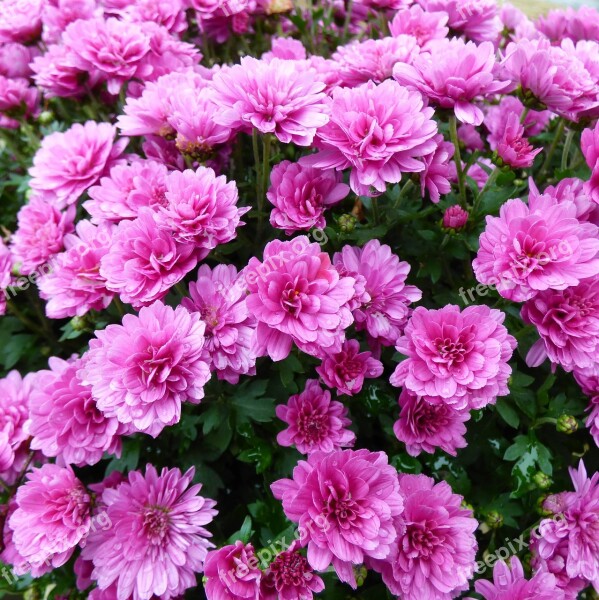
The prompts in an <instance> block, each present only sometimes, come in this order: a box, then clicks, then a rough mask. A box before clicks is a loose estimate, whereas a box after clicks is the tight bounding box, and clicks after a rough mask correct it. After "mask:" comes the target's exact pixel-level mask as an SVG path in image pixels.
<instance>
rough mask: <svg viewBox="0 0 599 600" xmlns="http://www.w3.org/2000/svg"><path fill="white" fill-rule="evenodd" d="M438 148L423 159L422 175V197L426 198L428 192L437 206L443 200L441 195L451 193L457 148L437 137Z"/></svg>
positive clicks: (441, 137) (439, 136)
mask: <svg viewBox="0 0 599 600" xmlns="http://www.w3.org/2000/svg"><path fill="white" fill-rule="evenodd" d="M435 141H436V142H437V147H436V148H435V150H434V151H433V152H431V153H430V154H427V155H426V156H423V157H422V160H423V162H424V171H422V172H421V173H420V195H421V196H422V197H423V198H424V197H425V196H426V192H427V191H428V194H429V196H430V199H431V202H434V203H435V204H436V203H437V202H439V200H440V199H441V195H445V194H449V192H450V191H451V183H450V179H451V178H452V173H453V170H454V169H455V165H454V163H453V162H452V161H451V159H452V157H453V154H454V152H455V147H454V145H453V144H452V143H451V142H445V141H443V136H442V135H441V134H438V135H437V136H435Z"/></svg>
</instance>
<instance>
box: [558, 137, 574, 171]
mask: <svg viewBox="0 0 599 600" xmlns="http://www.w3.org/2000/svg"><path fill="white" fill-rule="evenodd" d="M574 135H575V132H574V130H573V129H568V133H567V134H566V143H565V144H564V150H563V152H562V165H561V169H562V171H565V170H566V169H567V168H568V159H569V158H570V148H571V147H572V141H573V140H574Z"/></svg>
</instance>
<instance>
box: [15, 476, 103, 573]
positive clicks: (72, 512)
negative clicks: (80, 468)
mask: <svg viewBox="0 0 599 600" xmlns="http://www.w3.org/2000/svg"><path fill="white" fill-rule="evenodd" d="M27 480H28V481H27V482H26V483H25V484H24V485H21V486H20V487H19V488H18V490H17V495H16V499H17V509H16V510H15V512H14V513H13V514H12V516H11V517H10V520H9V526H10V528H11V529H12V530H13V537H12V541H13V543H14V545H15V548H16V549H17V552H18V553H19V554H20V555H21V556H22V557H23V558H24V559H25V560H27V561H29V563H30V564H31V566H32V567H39V566H40V565H41V564H42V563H44V562H45V561H47V560H48V561H50V562H51V564H52V566H53V567H54V568H56V567H60V566H62V565H64V564H65V563H66V562H67V561H68V560H69V558H70V557H71V555H72V554H73V550H74V549H75V546H76V545H77V544H78V543H79V542H80V541H81V540H82V539H84V538H85V537H86V536H87V534H88V532H89V529H90V524H91V519H90V504H91V500H90V497H89V495H88V493H87V491H86V489H85V487H84V486H83V484H82V483H81V482H80V481H79V479H77V477H75V474H74V473H73V470H72V469H71V468H70V467H67V468H65V467H59V466H58V465H51V464H46V465H43V466H42V467H40V468H39V469H37V468H35V469H33V470H32V471H31V472H30V473H28V474H27Z"/></svg>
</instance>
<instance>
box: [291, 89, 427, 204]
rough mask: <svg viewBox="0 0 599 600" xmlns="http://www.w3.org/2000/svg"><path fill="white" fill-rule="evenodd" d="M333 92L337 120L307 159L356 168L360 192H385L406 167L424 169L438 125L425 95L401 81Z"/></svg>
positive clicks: (353, 183)
mask: <svg viewBox="0 0 599 600" xmlns="http://www.w3.org/2000/svg"><path fill="white" fill-rule="evenodd" d="M332 94H333V99H332V102H331V105H330V109H331V120H330V121H329V123H328V124H327V125H324V126H323V127H320V129H319V130H318V135H317V140H316V146H317V147H318V148H319V149H320V152H318V153H317V154H314V155H310V156H307V157H304V158H303V159H302V160H301V162H303V163H304V164H307V165H310V166H313V167H318V168H320V169H330V168H335V169H337V170H338V171H340V170H343V169H348V168H351V174H350V186H351V188H352V190H353V191H354V192H356V194H360V195H373V194H375V195H376V194H377V193H383V192H384V191H385V189H386V184H387V183H398V182H399V181H400V180H401V177H402V172H408V173H414V172H420V171H422V170H424V164H423V163H422V162H421V161H420V160H418V158H420V157H422V156H425V155H427V154H430V153H431V152H432V151H433V150H434V149H435V148H436V145H437V144H436V142H435V140H434V137H435V134H436V133H437V124H436V123H435V121H433V120H432V118H431V117H432V115H433V109H432V108H425V107H424V104H423V101H422V97H421V96H420V94H418V93H417V92H412V91H408V90H407V89H406V88H403V87H402V86H400V85H399V84H398V83H396V82H395V81H384V82H383V83H381V84H380V85H376V84H374V83H373V82H369V83H366V84H364V85H361V86H359V87H357V88H352V89H347V88H336V89H335V90H333V93H332Z"/></svg>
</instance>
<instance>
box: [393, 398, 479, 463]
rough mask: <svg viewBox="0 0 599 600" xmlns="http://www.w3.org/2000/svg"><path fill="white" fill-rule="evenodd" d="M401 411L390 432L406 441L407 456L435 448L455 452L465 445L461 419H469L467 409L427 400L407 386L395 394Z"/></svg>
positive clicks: (464, 420)
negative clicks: (432, 402)
mask: <svg viewBox="0 0 599 600" xmlns="http://www.w3.org/2000/svg"><path fill="white" fill-rule="evenodd" d="M399 407H400V409H401V413H400V415H399V419H398V420H397V421H395V425H393V432H394V433H395V436H396V437H397V439H398V440H399V441H400V442H403V443H404V444H405V445H406V451H407V452H408V454H410V455H411V456H418V455H419V454H420V453H421V452H428V453H429V454H434V453H435V451H436V450H437V448H440V449H441V450H443V452H447V454H451V455H452V456H456V455H457V450H458V449H459V448H465V447H466V446H467V443H466V440H465V439H464V434H465V433H466V426H465V425H464V423H465V422H466V421H468V420H469V419H470V413H469V412H468V411H467V410H456V409H455V408H453V407H452V406H448V405H447V404H431V403H429V402H427V401H426V400H424V399H422V398H419V397H418V396H416V395H415V394H412V393H411V392H409V391H408V390H407V389H404V390H402V392H401V394H400V395H399Z"/></svg>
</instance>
